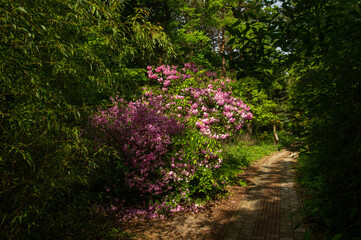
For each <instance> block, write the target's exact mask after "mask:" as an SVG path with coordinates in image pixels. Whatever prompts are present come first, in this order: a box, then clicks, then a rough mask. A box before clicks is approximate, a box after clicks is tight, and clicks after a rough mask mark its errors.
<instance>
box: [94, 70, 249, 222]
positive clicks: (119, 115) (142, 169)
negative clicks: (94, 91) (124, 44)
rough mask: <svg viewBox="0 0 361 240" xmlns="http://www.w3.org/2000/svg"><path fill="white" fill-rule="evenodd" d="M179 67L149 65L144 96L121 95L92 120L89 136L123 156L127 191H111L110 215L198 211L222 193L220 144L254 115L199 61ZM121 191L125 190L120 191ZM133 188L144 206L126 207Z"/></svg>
mask: <svg viewBox="0 0 361 240" xmlns="http://www.w3.org/2000/svg"><path fill="white" fill-rule="evenodd" d="M176 69H177V68H176V67H169V66H160V67H157V68H155V69H154V72H153V69H152V67H150V66H149V67H148V77H149V79H150V83H149V86H148V87H147V88H144V95H143V97H142V99H140V100H137V101H135V102H126V101H124V100H123V99H121V98H118V97H116V98H115V99H112V101H113V106H112V107H110V108H108V109H107V110H100V111H99V113H98V114H96V115H95V116H94V117H93V118H92V119H91V126H92V127H91V128H90V129H88V131H87V132H88V136H92V137H93V138H94V139H95V140H96V141H97V142H99V143H100V144H106V145H109V146H112V147H113V148H114V149H115V150H116V151H117V152H118V153H119V154H120V156H121V158H120V159H121V160H119V162H118V173H116V174H119V175H118V181H117V182H118V183H119V182H122V181H123V183H122V184H121V185H122V186H117V185H116V184H115V182H114V183H113V184H115V185H114V186H113V187H110V188H108V189H107V191H109V192H114V199H113V200H114V201H113V203H112V206H113V207H111V208H110V210H114V211H117V212H120V213H121V214H122V215H123V217H124V218H127V217H132V216H134V215H135V214H147V215H148V217H157V216H162V214H163V213H164V212H167V211H170V212H174V211H180V210H185V209H197V208H198V205H197V203H199V201H203V200H204V199H209V198H210V197H212V196H214V195H215V194H216V193H218V192H219V191H221V190H222V189H223V185H222V184H223V180H222V177H221V176H219V175H217V169H219V168H220V167H221V163H222V158H221V157H220V155H219V152H220V151H221V148H220V141H221V140H224V139H227V138H229V137H230V136H232V134H234V133H236V132H238V131H239V130H240V129H241V127H242V125H243V123H244V121H245V120H247V119H251V118H252V114H251V113H250V112H249V107H247V105H245V104H244V103H243V102H242V101H241V100H239V99H237V98H234V97H232V96H231V94H232V92H231V89H230V87H228V86H227V85H226V82H223V81H222V80H219V79H217V78H216V74H214V73H212V72H207V71H205V70H201V69H197V68H196V66H195V65H194V64H185V67H184V68H183V69H182V71H177V70H176ZM226 81H227V82H229V81H230V80H226ZM122 177H123V179H121V178H122ZM119 187H123V188H125V189H124V190H123V192H122V191H117V190H116V189H117V188H119ZM127 190H128V191H131V194H130V195H132V196H134V197H135V198H136V200H137V202H138V203H139V204H140V205H143V207H141V208H136V209H130V208H129V206H126V205H127V204H129V202H124V201H125V198H124V195H125V192H126V191H127ZM116 191H117V193H115V192H116ZM122 195H123V196H122ZM127 195H129V194H127ZM121 197H123V198H124V199H120V198H121ZM119 201H122V202H119ZM134 205H135V204H134V203H133V206H134Z"/></svg>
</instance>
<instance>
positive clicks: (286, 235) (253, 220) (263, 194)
mask: <svg viewBox="0 0 361 240" xmlns="http://www.w3.org/2000/svg"><path fill="white" fill-rule="evenodd" d="M296 156H297V155H296V154H295V153H291V152H288V151H282V152H280V153H278V154H277V155H275V156H273V157H272V158H270V159H269V160H268V161H267V163H265V164H263V165H262V166H261V167H260V169H259V170H258V171H257V177H256V178H255V179H254V185H253V186H251V187H250V189H249V191H248V193H247V196H246V197H245V198H244V199H243V201H242V202H240V204H239V206H238V207H237V210H236V212H235V214H234V215H233V217H232V219H231V222H230V223H229V224H228V226H227V228H226V231H225V232H224V234H223V236H222V237H221V238H220V239H223V240H231V239H254V240H262V239H267V240H278V239H284V240H286V239H287V240H288V239H290V240H291V239H295V240H296V239H302V238H303V235H304V233H305V228H304V227H303V226H301V218H300V216H299V214H297V210H298V209H299V207H300V205H299V201H298V198H297V192H296V189H295V188H294V181H293V177H294V171H293V169H292V165H293V164H294V163H295V161H296Z"/></svg>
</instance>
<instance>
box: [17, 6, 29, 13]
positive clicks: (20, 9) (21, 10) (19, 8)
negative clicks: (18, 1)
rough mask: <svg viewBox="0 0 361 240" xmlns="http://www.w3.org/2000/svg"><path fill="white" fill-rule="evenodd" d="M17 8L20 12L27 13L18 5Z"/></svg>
mask: <svg viewBox="0 0 361 240" xmlns="http://www.w3.org/2000/svg"><path fill="white" fill-rule="evenodd" d="M18 10H19V11H20V12H23V13H26V14H29V13H28V12H27V11H26V10H25V9H24V8H23V7H18Z"/></svg>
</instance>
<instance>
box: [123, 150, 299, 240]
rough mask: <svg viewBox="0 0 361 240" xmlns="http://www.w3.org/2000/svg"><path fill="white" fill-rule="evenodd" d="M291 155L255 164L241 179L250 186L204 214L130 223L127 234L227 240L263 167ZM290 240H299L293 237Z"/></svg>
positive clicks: (237, 188) (278, 155)
mask: <svg viewBox="0 0 361 240" xmlns="http://www.w3.org/2000/svg"><path fill="white" fill-rule="evenodd" d="M291 154H292V153H291V152H287V151H285V150H283V151H281V152H275V153H273V154H272V155H269V156H266V157H263V158H262V159H260V160H258V161H256V162H254V163H253V164H252V165H251V166H250V167H248V168H247V169H245V170H244V172H243V173H242V174H241V177H242V178H243V179H245V180H246V181H247V185H248V186H243V187H241V186H232V187H230V188H229V189H228V191H229V196H228V197H227V198H224V199H221V200H218V201H216V202H214V203H212V204H210V206H208V207H207V208H206V209H204V211H203V212H200V213H197V214H192V213H177V214H175V215H173V216H170V217H168V218H166V219H160V220H159V219H158V220H148V221H139V220H138V221H137V220H134V221H132V222H128V223H127V230H126V232H128V233H130V234H131V235H133V236H135V238H134V239H142V240H145V239H149V240H150V239H152V240H153V239H154V240H155V239H175V240H176V239H203V240H207V239H209V240H215V239H226V238H225V237H224V236H225V233H226V231H229V228H230V225H232V223H231V221H232V219H234V216H235V215H236V214H237V212H239V208H240V203H241V202H242V200H244V198H245V197H247V193H248V192H249V191H250V190H251V189H252V186H253V187H254V186H256V185H257V181H258V178H259V177H258V176H257V175H260V170H262V167H264V166H267V165H270V164H272V162H273V161H275V159H276V158H281V155H282V156H286V157H288V156H289V155H291ZM277 161H282V159H278V160H277ZM276 168H277V167H276ZM280 174H282V173H281V172H280ZM266 185H269V184H266ZM231 228H232V227H231ZM291 228H292V226H291ZM238 234H239V233H238ZM291 234H292V230H291ZM227 239H228V238H227ZM234 239H237V238H234ZM290 239H297V238H293V237H292V238H290Z"/></svg>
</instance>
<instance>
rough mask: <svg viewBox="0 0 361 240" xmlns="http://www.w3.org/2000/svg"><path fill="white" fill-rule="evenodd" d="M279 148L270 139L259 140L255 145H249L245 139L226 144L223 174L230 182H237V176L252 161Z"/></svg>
mask: <svg viewBox="0 0 361 240" xmlns="http://www.w3.org/2000/svg"><path fill="white" fill-rule="evenodd" d="M277 149H278V146H276V145H274V144H273V143H272V142H269V141H262V142H258V143H255V144H254V145H248V143H247V142H243V141H240V142H234V143H229V144H226V145H225V146H224V147H223V152H222V157H223V166H222V168H221V171H222V176H223V177H224V178H225V179H227V180H228V181H230V183H237V179H236V178H237V176H238V175H239V174H240V173H242V172H243V169H244V168H246V167H248V166H249V165H250V164H251V163H252V162H254V161H256V160H258V159H261V158H262V157H264V156H267V155H269V154H271V153H272V152H275V151H277ZM238 180H239V179H238Z"/></svg>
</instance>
